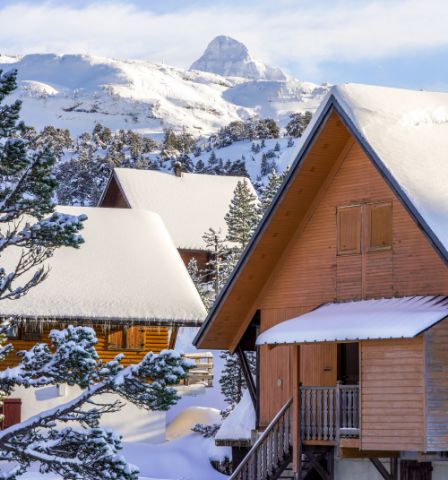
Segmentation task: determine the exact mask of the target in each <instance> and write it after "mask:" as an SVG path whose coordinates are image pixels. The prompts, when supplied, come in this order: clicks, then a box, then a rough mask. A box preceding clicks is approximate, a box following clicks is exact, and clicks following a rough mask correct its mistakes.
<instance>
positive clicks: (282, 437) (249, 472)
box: [230, 399, 294, 480]
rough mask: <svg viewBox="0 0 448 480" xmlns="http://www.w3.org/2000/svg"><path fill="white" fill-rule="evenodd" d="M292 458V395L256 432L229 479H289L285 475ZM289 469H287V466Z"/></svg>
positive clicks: (291, 477) (289, 477)
mask: <svg viewBox="0 0 448 480" xmlns="http://www.w3.org/2000/svg"><path fill="white" fill-rule="evenodd" d="M291 459H292V399H291V400H289V401H288V402H287V403H286V404H285V405H284V406H283V408H282V409H281V410H280V411H279V412H278V413H277V415H276V416H275V417H274V419H273V420H272V422H271V423H270V424H269V426H268V427H267V428H266V430H265V431H264V432H263V433H262V434H261V435H260V437H259V438H258V439H257V441H256V442H255V444H254V445H253V447H252V448H251V449H250V450H249V452H248V454H247V455H246V456H245V458H244V460H243V461H242V462H241V463H240V465H238V467H237V468H236V469H235V471H234V472H233V474H232V476H231V477H230V480H278V479H283V480H286V479H288V480H289V479H293V478H294V476H293V475H292V476H285V475H288V467H289V465H290V463H291ZM290 471H291V470H290Z"/></svg>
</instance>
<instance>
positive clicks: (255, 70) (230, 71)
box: [190, 35, 286, 80]
mask: <svg viewBox="0 0 448 480" xmlns="http://www.w3.org/2000/svg"><path fill="white" fill-rule="evenodd" d="M190 69H191V70H201V71H203V72H211V73H217V74H218V75H223V76H229V77H244V78H250V79H253V80H286V75H285V74H284V73H283V72H282V71H281V70H280V69H279V68H276V67H271V66H269V65H265V64H264V63H262V62H260V61H258V60H255V59H254V58H252V57H251V55H250V53H249V50H248V49H247V47H246V45H244V43H241V42H239V41H238V40H235V39H234V38H232V37H228V36H226V35H219V36H217V37H215V38H214V39H213V40H212V41H211V42H210V43H209V44H208V46H207V48H206V49H205V52H204V53H203V54H202V56H201V57H200V58H199V59H198V60H196V61H195V62H194V63H193V64H192V65H191V67H190Z"/></svg>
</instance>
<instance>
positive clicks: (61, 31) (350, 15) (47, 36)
mask: <svg viewBox="0 0 448 480" xmlns="http://www.w3.org/2000/svg"><path fill="white" fill-rule="evenodd" d="M241 5H242V6H239V7H235V6H234V5H233V6H230V5H227V6H226V5H223V4H219V5H215V6H213V3H212V2H210V3H209V6H208V7H206V8H204V7H202V8H196V9H194V8H191V9H184V10H175V11H173V12H172V13H165V14H161V13H158V14H156V13H153V12H151V11H149V10H145V9H139V8H138V7H135V6H132V5H130V4H126V3H121V4H117V3H92V4H90V5H88V6H85V7H82V8H74V7H69V6H67V5H66V6H61V4H60V3H59V4H57V3H51V2H50V3H44V4H36V3H29V4H25V3H16V4H14V5H10V6H5V7H3V8H0V25H1V28H0V45H1V49H2V52H6V53H20V54H23V53H31V52H57V53H91V54H97V55H104V56H112V57H121V58H126V57H129V58H147V59H151V60H155V61H165V62H167V63H171V64H174V65H179V66H188V65H189V64H190V63H191V62H192V61H193V60H195V59H196V58H197V57H198V56H199V55H200V54H201V53H202V51H203V49H204V48H205V46H206V44H207V43H208V42H209V41H210V40H211V39H212V38H213V37H214V36H216V35H218V34H226V35H231V36H233V37H235V38H237V39H239V40H241V41H243V42H244V43H246V44H247V45H248V47H249V49H250V50H251V51H252V52H253V53H254V55H255V56H257V57H258V58H260V59H262V60H264V61H267V62H270V63H273V64H277V65H280V66H282V65H292V64H296V65H297V68H295V70H296V71H301V72H302V73H303V74H304V75H305V74H307V73H311V72H313V73H314V74H315V73H316V72H318V70H319V65H320V64H321V63H322V62H325V61H347V60H351V61H360V60H365V59H381V58H385V57H390V56H394V55H400V54H408V53H412V52H413V51H415V50H417V49H418V50H420V49H431V48H437V47H442V46H446V45H447V44H448V29H447V28H446V18H448V2H446V0H426V1H422V0H334V1H328V0H327V1H323V0H321V1H315V2H310V1H307V0H301V1H300V2H299V1H298V0H295V1H292V0H278V2H277V3H276V4H275V5H276V7H277V8H276V9H275V10H274V9H273V8H272V5H273V3H272V2H270V1H267V2H261V1H260V2H259V4H258V6H257V7H254V6H253V5H252V8H249V6H248V5H247V4H246V6H244V2H241Z"/></svg>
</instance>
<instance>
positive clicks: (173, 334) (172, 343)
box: [169, 327, 179, 350]
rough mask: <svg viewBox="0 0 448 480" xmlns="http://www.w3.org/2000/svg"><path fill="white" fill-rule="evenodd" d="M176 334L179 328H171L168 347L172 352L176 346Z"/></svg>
mask: <svg viewBox="0 0 448 480" xmlns="http://www.w3.org/2000/svg"><path fill="white" fill-rule="evenodd" d="M178 332H179V327H172V329H171V336H170V345H169V349H170V350H174V346H175V345H176V340H177V334H178Z"/></svg>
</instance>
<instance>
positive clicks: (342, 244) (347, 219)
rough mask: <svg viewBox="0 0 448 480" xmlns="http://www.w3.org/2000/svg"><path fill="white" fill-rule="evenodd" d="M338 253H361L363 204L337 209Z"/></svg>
mask: <svg viewBox="0 0 448 480" xmlns="http://www.w3.org/2000/svg"><path fill="white" fill-rule="evenodd" d="M337 231H338V233H337V240H338V255H354V254H357V253H361V206H360V205H355V206H350V207H339V208H338V210H337Z"/></svg>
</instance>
